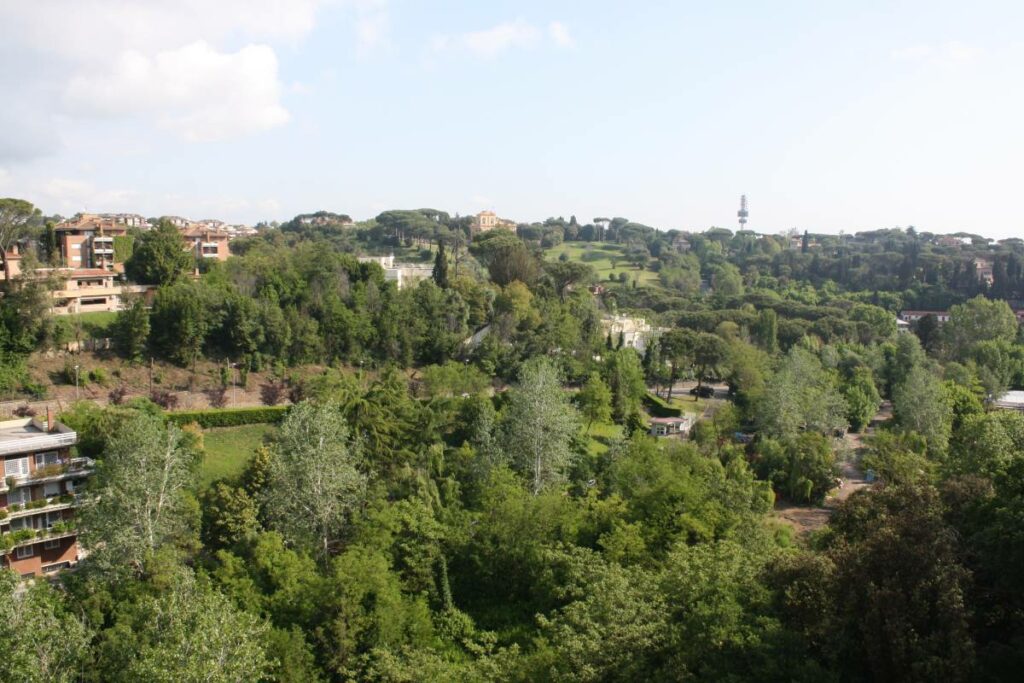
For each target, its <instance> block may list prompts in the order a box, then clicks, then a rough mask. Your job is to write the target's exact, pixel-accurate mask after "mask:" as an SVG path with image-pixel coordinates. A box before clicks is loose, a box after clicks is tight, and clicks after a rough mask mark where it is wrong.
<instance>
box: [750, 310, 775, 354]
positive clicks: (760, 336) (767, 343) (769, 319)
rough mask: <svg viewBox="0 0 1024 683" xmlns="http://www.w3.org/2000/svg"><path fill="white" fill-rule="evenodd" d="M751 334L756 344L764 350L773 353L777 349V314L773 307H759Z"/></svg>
mask: <svg viewBox="0 0 1024 683" xmlns="http://www.w3.org/2000/svg"><path fill="white" fill-rule="evenodd" d="M751 334H752V336H753V337H754V341H756V342H757V345H758V346H760V347H761V348H762V349H763V350H765V351H766V352H768V353H775V352H776V351H778V350H779V316H778V314H777V313H776V312H775V310H774V309H771V308H764V309H761V312H760V313H758V314H757V322H756V323H754V328H753V329H752V330H751Z"/></svg>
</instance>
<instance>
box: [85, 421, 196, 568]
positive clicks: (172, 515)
mask: <svg viewBox="0 0 1024 683" xmlns="http://www.w3.org/2000/svg"><path fill="white" fill-rule="evenodd" d="M195 458H196V453H195V451H194V450H193V449H192V448H191V447H190V446H189V443H188V438H187V436H186V435H185V434H184V433H183V432H182V430H180V429H178V427H176V426H175V425H174V424H173V423H171V424H166V425H165V424H164V422H163V420H162V419H161V418H160V417H157V416H154V415H146V414H142V413H134V414H132V415H130V416H128V417H126V418H124V419H123V420H121V421H120V422H119V423H118V424H117V426H116V428H115V429H114V430H113V433H112V434H111V435H110V437H109V439H108V440H107V445H106V450H105V451H104V453H103V461H102V467H100V468H99V470H98V472H97V474H96V480H95V482H94V483H93V484H92V486H93V487H94V489H93V491H94V493H93V495H91V496H90V497H89V500H88V501H87V503H86V504H85V505H84V506H83V507H82V510H81V520H82V521H81V523H82V529H83V532H82V542H83V544H84V545H85V547H86V548H88V549H89V564H90V565H92V566H97V567H99V568H100V569H101V570H103V571H108V572H112V573H116V572H119V571H121V570H123V569H128V570H129V571H131V572H133V573H135V574H139V573H141V572H142V571H143V568H144V567H145V564H146V562H147V561H148V560H149V559H150V558H151V557H152V556H153V554H154V553H155V552H156V551H157V550H158V549H160V548H161V547H164V546H165V545H167V544H168V543H170V542H173V541H174V540H175V539H177V538H179V537H180V535H181V534H182V533H183V531H184V528H185V518H184V508H183V504H184V501H183V498H182V493H183V492H184V490H185V487H186V486H188V484H189V483H190V479H191V477H190V474H189V471H190V469H191V466H192V464H193V462H194V461H195Z"/></svg>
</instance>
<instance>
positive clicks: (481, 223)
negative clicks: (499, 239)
mask: <svg viewBox="0 0 1024 683" xmlns="http://www.w3.org/2000/svg"><path fill="white" fill-rule="evenodd" d="M495 228H501V229H503V230H511V231H513V232H514V231H515V229H516V222H515V221H510V220H508V219H505V218H498V215H497V214H496V213H494V212H493V211H481V212H480V213H478V214H477V215H476V216H474V217H473V225H472V226H471V230H472V232H473V233H474V234H476V233H480V232H490V231H491V230H494V229H495Z"/></svg>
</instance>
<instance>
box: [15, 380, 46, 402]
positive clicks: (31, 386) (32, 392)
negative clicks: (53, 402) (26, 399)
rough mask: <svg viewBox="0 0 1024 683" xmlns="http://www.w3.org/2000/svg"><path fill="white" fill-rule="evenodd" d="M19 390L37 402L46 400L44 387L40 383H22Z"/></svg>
mask: <svg viewBox="0 0 1024 683" xmlns="http://www.w3.org/2000/svg"><path fill="white" fill-rule="evenodd" d="M21 390H22V391H23V392H24V393H26V394H28V395H29V396H31V397H32V398H34V399H36V400H37V401H39V400H42V399H44V398H46V393H47V392H46V385H44V384H43V383H42V382H24V383H23V384H22V385H21Z"/></svg>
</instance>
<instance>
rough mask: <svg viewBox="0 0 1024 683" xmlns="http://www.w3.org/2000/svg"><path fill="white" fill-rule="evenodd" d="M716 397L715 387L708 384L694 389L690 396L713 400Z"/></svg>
mask: <svg viewBox="0 0 1024 683" xmlns="http://www.w3.org/2000/svg"><path fill="white" fill-rule="evenodd" d="M698 389H699V391H698ZM714 395H715V390H714V388H713V387H709V386H708V385H706V384H705V385H702V386H700V387H694V388H693V389H690V396H700V397H701V398H711V397H712V396H714Z"/></svg>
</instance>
